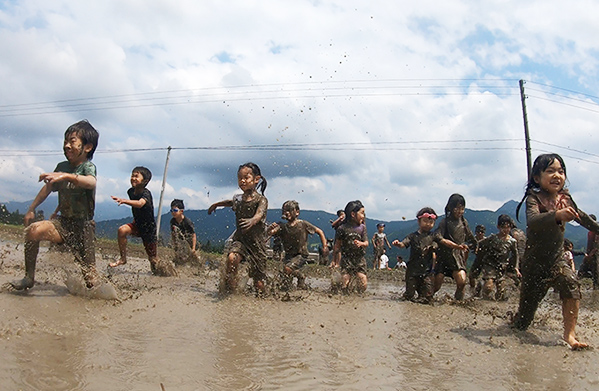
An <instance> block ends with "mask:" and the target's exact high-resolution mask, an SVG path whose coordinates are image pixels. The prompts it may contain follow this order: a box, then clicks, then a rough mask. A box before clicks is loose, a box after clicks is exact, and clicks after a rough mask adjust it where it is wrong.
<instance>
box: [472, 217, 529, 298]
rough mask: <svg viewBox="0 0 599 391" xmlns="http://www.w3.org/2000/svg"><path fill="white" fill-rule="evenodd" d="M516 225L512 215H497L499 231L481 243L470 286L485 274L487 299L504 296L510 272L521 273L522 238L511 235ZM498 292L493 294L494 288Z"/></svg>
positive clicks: (484, 292)
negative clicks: (520, 243)
mask: <svg viewBox="0 0 599 391" xmlns="http://www.w3.org/2000/svg"><path fill="white" fill-rule="evenodd" d="M513 227H514V222H513V220H512V218H511V217H510V216H508V215H505V214H502V215H500V216H499V218H498V219H497V230H498V231H499V232H498V233H497V234H492V235H490V236H489V237H487V238H484V239H483V240H481V241H480V242H479V243H478V251H477V253H476V259H475V260H474V263H473V265H472V268H471V269H470V276H469V277H470V286H471V287H474V286H475V284H476V279H477V278H478V276H479V275H481V274H482V280H483V283H482V286H481V288H482V289H481V291H482V296H483V298H486V299H491V298H494V299H495V300H504V299H506V296H505V282H506V278H507V276H508V273H512V274H515V275H516V276H518V277H520V271H519V269H518V242H517V241H516V239H514V238H513V237H511V236H510V231H511V229H512V228H513ZM494 291H495V294H494V295H493V292H494Z"/></svg>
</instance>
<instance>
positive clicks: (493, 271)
mask: <svg viewBox="0 0 599 391" xmlns="http://www.w3.org/2000/svg"><path fill="white" fill-rule="evenodd" d="M504 275H505V273H502V272H500V271H499V270H497V268H496V267H495V266H491V265H483V267H482V271H481V276H482V277H481V278H482V279H483V280H498V279H500V278H502V277H503V276H504Z"/></svg>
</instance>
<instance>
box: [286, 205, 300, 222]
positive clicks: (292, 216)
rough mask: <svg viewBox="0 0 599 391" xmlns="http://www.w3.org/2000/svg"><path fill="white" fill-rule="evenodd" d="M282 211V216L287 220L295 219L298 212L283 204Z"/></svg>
mask: <svg viewBox="0 0 599 391" xmlns="http://www.w3.org/2000/svg"><path fill="white" fill-rule="evenodd" d="M282 212H283V213H282V217H283V218H284V219H285V220H287V221H289V222H291V221H294V220H295V219H297V217H298V216H299V214H300V212H299V210H297V209H295V208H292V207H288V206H285V207H284V208H283V211H282Z"/></svg>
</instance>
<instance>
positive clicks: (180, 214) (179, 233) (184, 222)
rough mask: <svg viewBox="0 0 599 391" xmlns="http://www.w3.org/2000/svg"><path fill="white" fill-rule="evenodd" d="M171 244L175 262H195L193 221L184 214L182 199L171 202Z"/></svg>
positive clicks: (195, 248) (195, 237)
mask: <svg viewBox="0 0 599 391" xmlns="http://www.w3.org/2000/svg"><path fill="white" fill-rule="evenodd" d="M171 216H173V217H172V218H171V221H170V226H171V244H172V246H173V250H175V258H174V259H173V262H174V263H175V264H184V263H197V262H198V256H197V242H198V239H197V236H196V231H195V228H194V226H193V222H192V221H191V220H190V219H189V218H188V217H187V216H185V204H184V203H183V200H179V199H174V200H173V201H172V202H171Z"/></svg>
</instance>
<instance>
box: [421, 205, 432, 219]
mask: <svg viewBox="0 0 599 391" xmlns="http://www.w3.org/2000/svg"><path fill="white" fill-rule="evenodd" d="M425 213H428V214H431V215H435V216H436V215H437V212H435V210H434V209H433V208H431V207H429V206H425V207H424V208H422V209H420V210H419V211H418V212H416V218H417V219H418V218H420V216H422V215H423V214H425Z"/></svg>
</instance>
